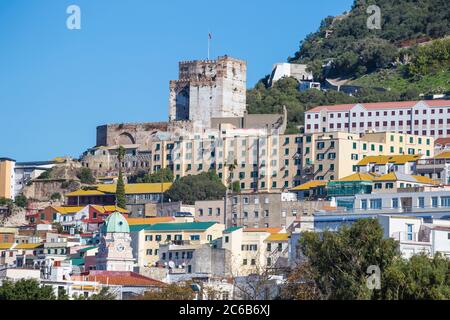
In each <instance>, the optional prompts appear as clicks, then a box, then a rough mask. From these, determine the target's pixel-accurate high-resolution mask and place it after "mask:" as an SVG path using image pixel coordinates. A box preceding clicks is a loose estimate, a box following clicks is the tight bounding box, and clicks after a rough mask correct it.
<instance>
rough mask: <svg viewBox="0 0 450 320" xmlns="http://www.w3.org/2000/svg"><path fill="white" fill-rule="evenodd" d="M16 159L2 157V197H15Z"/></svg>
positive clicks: (0, 173) (0, 182)
mask: <svg viewBox="0 0 450 320" xmlns="http://www.w3.org/2000/svg"><path fill="white" fill-rule="evenodd" d="M15 164H16V161H15V160H13V159H9V158H0V198H6V199H14V185H15V175H14V166H15Z"/></svg>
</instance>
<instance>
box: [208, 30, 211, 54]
mask: <svg viewBox="0 0 450 320" xmlns="http://www.w3.org/2000/svg"><path fill="white" fill-rule="evenodd" d="M210 51H211V32H208V60H209V58H210V56H209V54H210Z"/></svg>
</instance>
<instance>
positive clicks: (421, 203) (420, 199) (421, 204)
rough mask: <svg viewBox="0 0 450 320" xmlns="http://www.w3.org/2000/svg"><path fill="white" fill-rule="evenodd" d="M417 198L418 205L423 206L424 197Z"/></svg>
mask: <svg viewBox="0 0 450 320" xmlns="http://www.w3.org/2000/svg"><path fill="white" fill-rule="evenodd" d="M417 200H418V207H419V208H425V198H424V197H419V198H418V199H417Z"/></svg>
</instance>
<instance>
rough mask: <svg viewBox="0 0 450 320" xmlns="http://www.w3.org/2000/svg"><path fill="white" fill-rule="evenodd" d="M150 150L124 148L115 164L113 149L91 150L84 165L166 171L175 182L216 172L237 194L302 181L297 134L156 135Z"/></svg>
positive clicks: (111, 170) (102, 170)
mask: <svg viewBox="0 0 450 320" xmlns="http://www.w3.org/2000/svg"><path fill="white" fill-rule="evenodd" d="M159 138H160V139H159V140H156V139H154V140H152V142H151V143H150V145H149V150H141V149H140V148H139V146H137V145H129V146H124V148H125V149H126V156H125V159H124V161H123V162H122V163H120V164H119V162H118V159H117V148H118V146H116V147H98V148H94V149H91V150H89V151H88V152H87V153H86V154H85V155H84V156H83V158H82V164H83V166H85V167H89V168H91V169H92V170H93V171H94V172H95V173H96V174H100V175H109V176H111V175H117V172H118V169H119V166H121V167H122V168H124V172H125V173H127V174H128V175H132V174H136V173H138V172H140V171H146V172H150V173H153V172H156V171H158V170H160V169H161V168H170V169H171V170H172V171H173V173H174V176H175V178H177V179H178V178H181V177H184V176H187V175H195V174H199V173H201V172H207V171H209V170H211V169H213V170H215V171H216V172H217V174H218V175H219V177H220V178H221V179H222V182H223V183H224V184H229V183H231V182H234V181H239V185H240V188H241V190H243V191H255V190H265V191H270V190H282V189H285V188H289V187H292V186H293V185H294V184H295V183H297V184H299V183H300V177H297V173H299V172H300V169H301V163H300V159H299V156H298V153H299V151H300V150H301V145H299V140H298V139H296V138H297V135H278V134H273V135H271V134H269V135H268V134H266V130H263V129H239V130H237V129H236V130H228V131H227V130H225V129H224V130H222V131H217V130H213V131H211V133H209V134H206V135H202V136H201V135H191V136H187V137H185V136H183V137H179V138H177V139H172V137H170V136H169V135H159Z"/></svg>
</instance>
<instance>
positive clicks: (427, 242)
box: [378, 215, 450, 258]
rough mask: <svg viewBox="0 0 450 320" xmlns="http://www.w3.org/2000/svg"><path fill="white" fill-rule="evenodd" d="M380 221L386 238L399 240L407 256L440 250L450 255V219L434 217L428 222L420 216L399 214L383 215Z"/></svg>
mask: <svg viewBox="0 0 450 320" xmlns="http://www.w3.org/2000/svg"><path fill="white" fill-rule="evenodd" d="M378 221H379V222H380V224H381V226H382V227H383V233H384V237H385V238H393V239H395V240H397V241H399V244H400V251H401V253H402V255H403V256H404V257H405V258H410V257H411V256H412V255H415V254H420V253H425V254H427V255H429V256H434V255H435V254H436V253H438V252H440V253H441V254H443V255H444V256H446V257H450V221H448V220H439V219H434V220H433V221H432V223H426V222H425V221H424V219H423V218H420V217H411V216H399V215H381V216H379V217H378Z"/></svg>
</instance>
